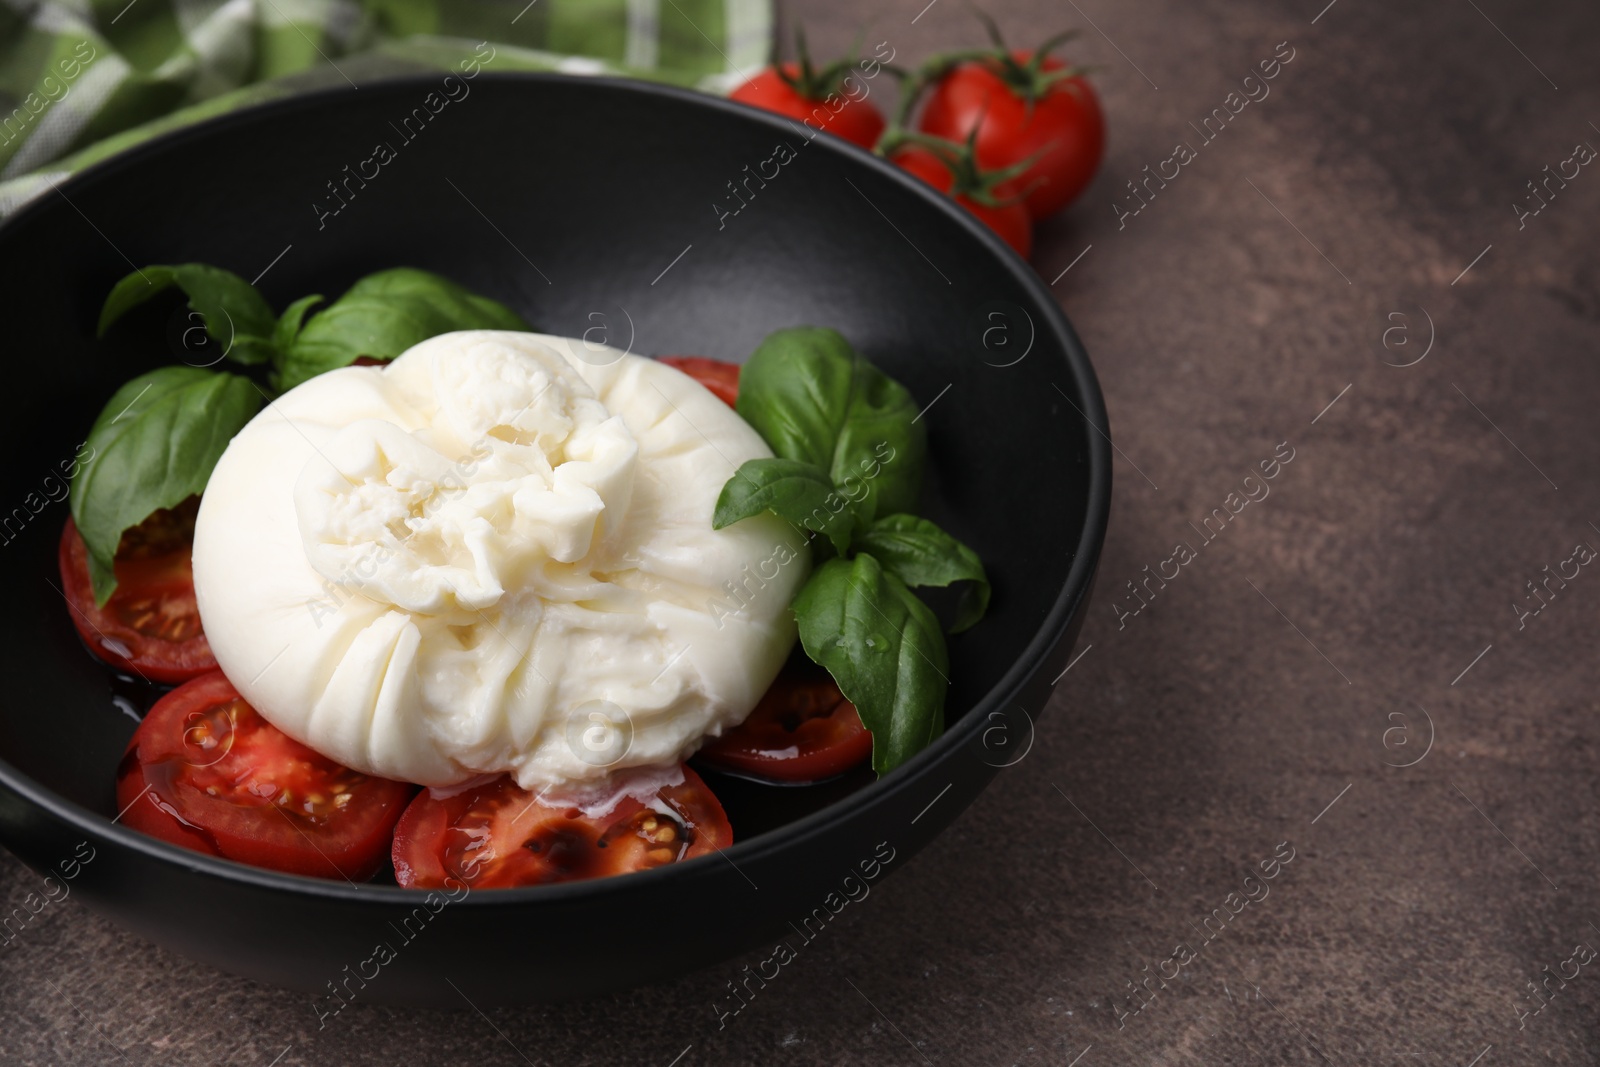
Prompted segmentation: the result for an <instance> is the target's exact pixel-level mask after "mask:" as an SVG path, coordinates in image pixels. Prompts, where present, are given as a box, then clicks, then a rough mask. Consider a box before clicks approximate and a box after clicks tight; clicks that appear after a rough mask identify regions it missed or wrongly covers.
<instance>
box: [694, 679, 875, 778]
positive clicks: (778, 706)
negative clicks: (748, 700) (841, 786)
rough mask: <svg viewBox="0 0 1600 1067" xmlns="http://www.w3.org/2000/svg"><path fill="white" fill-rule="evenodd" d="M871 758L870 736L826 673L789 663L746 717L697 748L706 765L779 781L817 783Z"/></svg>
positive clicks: (854, 708)
mask: <svg viewBox="0 0 1600 1067" xmlns="http://www.w3.org/2000/svg"><path fill="white" fill-rule="evenodd" d="M871 755H872V734H870V733H868V732H867V728H866V727H865V726H863V725H862V724H861V716H860V715H858V714H857V713H856V706H855V705H854V704H852V703H850V701H848V700H846V699H845V698H844V694H843V693H841V692H839V687H838V685H836V684H835V683H834V680H833V679H832V678H831V677H829V676H828V672H827V671H825V670H823V669H822V668H821V667H818V666H817V665H816V664H814V663H810V662H803V663H802V662H799V661H791V662H790V663H789V664H788V665H787V666H786V667H784V669H783V671H782V673H780V674H779V675H778V677H777V680H776V681H774V682H773V683H772V688H770V689H768V690H767V692H766V695H765V696H763V697H762V698H761V702H760V703H759V704H757V705H756V707H755V710H754V711H752V712H751V713H750V716H749V718H747V719H745V721H744V722H742V723H740V724H739V725H738V726H735V727H734V728H733V729H731V730H729V731H728V732H727V733H725V734H723V735H722V736H721V737H719V738H716V739H715V740H713V741H712V742H711V743H710V744H708V745H706V746H705V747H704V748H702V749H701V750H700V759H702V760H704V761H705V763H706V765H707V766H710V767H716V768H717V769H719V770H726V771H734V772H736V773H740V774H747V775H752V776H754V777H757V778H769V779H774V780H776V781H780V782H818V781H821V780H822V779H824V778H832V777H834V776H835V775H839V774H843V773H844V772H845V771H848V770H849V769H850V768H852V767H854V766H856V765H857V764H858V763H862V762H864V761H865V760H866V759H867V757H869V756H871Z"/></svg>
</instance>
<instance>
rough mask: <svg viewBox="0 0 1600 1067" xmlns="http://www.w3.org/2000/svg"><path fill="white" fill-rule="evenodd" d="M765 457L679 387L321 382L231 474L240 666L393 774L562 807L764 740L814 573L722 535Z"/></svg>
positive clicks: (511, 357) (206, 539) (531, 364)
mask: <svg viewBox="0 0 1600 1067" xmlns="http://www.w3.org/2000/svg"><path fill="white" fill-rule="evenodd" d="M770 455H771V452H770V451H769V450H768V449H767V447H766V445H765V443H764V442H763V441H762V440H761V438H760V436H759V435H758V434H757V433H756V432H755V431H754V430H753V429H751V428H750V426H749V425H748V424H747V423H745V421H744V420H743V419H741V418H739V416H738V415H736V414H735V413H734V412H733V411H732V410H731V409H730V408H729V407H728V406H727V405H726V404H723V403H722V402H721V401H720V400H718V399H716V398H715V397H714V396H712V395H711V394H710V393H709V392H707V391H706V390H705V389H703V388H702V387H701V386H700V385H699V384H697V383H696V382H694V381H693V380H691V379H690V378H688V377H687V376H685V375H683V374H681V373H679V372H678V371H676V370H674V369H673V368H671V367H668V366H666V365H664V364H661V363H657V362H656V361H654V360H649V359H642V358H640V357H637V356H631V355H626V354H624V353H621V352H618V351H616V350H613V349H603V348H600V347H599V346H595V345H592V344H588V343H586V342H582V341H568V340H565V339H562V338H555V337H547V336H543V335H539V334H525V333H510V332H501V331H487V330H481V331H466V332H461V333H452V334H445V335H443V336H440V337H435V338H432V339H431V340H428V341H424V342H423V343H422V344H419V345H417V346H415V347H413V348H411V349H410V350H408V351H407V352H405V353H404V354H403V355H401V356H400V357H398V358H397V359H395V360H394V361H393V362H392V363H390V364H388V365H387V366H383V367H346V368H343V369H341V370H336V371H332V372H330V373H327V374H323V375H320V376H319V377H316V378H313V379H311V380H310V381H308V382H306V383H304V384H303V385H301V386H299V387H297V388H295V389H293V390H291V391H290V392H288V393H286V394H285V395H283V396H281V397H279V398H278V399H277V400H275V401H273V402H272V403H271V404H270V405H269V406H268V407H266V408H265V409H263V410H262V412H261V413H260V414H259V415H257V416H256V417H255V418H254V419H252V420H251V422H250V423H249V425H247V426H246V427H245V428H244V429H243V430H241V431H240V432H239V434H238V436H236V437H235V438H234V439H233V442H232V443H231V444H230V445H229V446H228V449H227V451H226V452H225V453H224V454H223V456H222V459H221V460H220V461H219V462H218V463H217V468H216V470H215V472H213V473H212V475H211V480H210V481H209V482H208V483H207V485H206V491H205V494H204V496H203V497H202V499H201V505H200V515H199V519H198V521H197V522H196V525H195V535H194V584H195V595H196V598H197V599H198V601H199V606H200V618H201V622H202V624H203V625H204V627H205V632H206V637H207V638H208V639H209V641H210V643H211V648H212V651H213V652H215V654H216V657H217V662H218V664H219V665H220V666H221V667H222V670H223V672H224V673H225V674H226V675H227V676H228V679H229V680H230V681H232V682H233V684H234V685H235V686H236V687H238V689H239V692H240V693H241V694H243V695H244V697H245V698H246V699H247V700H249V701H250V703H251V704H252V705H254V706H255V708H256V709H257V710H258V711H259V712H260V713H261V714H262V715H263V716H264V717H266V719H267V720H268V721H270V722H272V723H273V724H274V725H275V726H277V727H278V728H279V729H281V730H283V731H284V732H285V733H287V734H289V735H290V736H291V737H294V738H296V739H298V740H300V741H302V742H304V743H305V744H307V745H309V746H311V747H312V748H314V749H316V750H317V751H318V752H321V753H323V754H324V755H326V756H328V757H330V758H332V759H335V760H337V761H339V762H340V763H343V764H345V765H347V766H350V767H354V768H356V769H357V770H360V771H363V772H366V773H368V774H374V775H379V776H382V777H385V778H395V779H399V780H402V781H407V782H417V783H419V784H422V785H428V786H450V785H457V784H461V783H464V782H469V781H471V780H473V779H476V778H479V777H482V776H484V775H495V774H501V773H510V774H512V775H514V776H515V778H516V780H517V782H518V784H520V785H521V786H522V787H523V788H525V789H533V790H545V791H547V792H548V791H557V792H561V791H563V787H581V786H583V785H585V784H586V783H595V784H599V783H600V782H601V780H603V779H607V778H608V777H609V776H611V775H613V774H614V773H616V772H619V771H622V770H625V769H628V768H634V767H642V766H649V765H659V764H666V763H671V762H673V761H675V760H679V759H682V758H684V757H685V756H686V755H687V754H689V753H690V752H692V751H693V750H694V749H695V748H697V747H698V746H699V744H700V742H701V740H702V739H703V738H705V737H707V736H715V735H717V734H720V733H721V732H722V730H723V729H724V728H725V727H728V726H731V725H734V724H736V723H738V722H741V721H742V720H743V719H744V717H745V716H746V715H747V714H748V713H749V711H750V709H751V708H752V707H754V705H755V703H756V701H757V700H759V699H760V697H761V695H762V693H764V692H765V691H766V689H767V687H768V685H770V684H771V682H772V679H773V677H774V676H775V675H776V674H777V672H778V668H779V667H780V666H781V665H782V663H783V661H784V659H785V657H786V656H787V655H788V652H789V649H790V647H791V646H792V644H793V642H794V636H795V628H794V623H793V620H792V617H791V616H790V613H789V610H788V608H789V601H790V600H791V599H792V598H793V596H794V593H795V590H796V589H797V588H798V587H799V585H800V583H801V582H802V581H803V580H804V579H805V577H806V574H807V570H808V568H809V555H808V553H807V550H806V546H805V540H804V538H803V537H802V536H801V534H800V533H799V532H798V531H796V530H795V528H794V527H792V526H791V525H789V524H788V523H785V522H783V521H781V520H779V519H777V518H775V517H773V516H771V515H770V514H769V515H762V516H759V517H756V518H753V519H748V520H745V521H743V522H740V523H736V524H735V525H733V526H731V527H729V528H728V529H725V530H720V531H719V530H713V529H712V528H711V515H712V511H713V510H714V508H715V504H716V500H717V496H718V494H719V493H720V492H721V490H722V486H723V484H724V483H726V482H727V480H728V479H729V478H730V477H731V476H732V475H733V473H734V471H735V470H736V469H737V468H738V466H739V465H740V464H741V463H743V462H745V461H746V460H750V459H755V458H758V457H764V456H770Z"/></svg>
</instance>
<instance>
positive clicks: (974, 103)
mask: <svg viewBox="0 0 1600 1067" xmlns="http://www.w3.org/2000/svg"><path fill="white" fill-rule="evenodd" d="M1031 55H1032V54H1031V53H1029V52H1015V53H1012V59H1013V60H1015V61H1016V62H1017V63H1018V64H1023V65H1026V64H1027V62H1028V60H1029V59H1030V58H1031ZM1064 68H1065V64H1063V63H1062V62H1061V60H1059V59H1056V58H1054V57H1047V58H1046V59H1045V60H1044V61H1043V62H1042V63H1041V64H1040V70H1041V71H1042V72H1044V73H1045V74H1049V73H1050V72H1052V71H1059V70H1062V69H1064ZM1002 74H1003V71H1002V69H1001V66H1000V64H999V63H998V62H996V61H994V60H987V61H986V60H977V61H973V62H969V63H963V64H961V65H960V66H958V67H956V69H955V70H953V71H951V72H950V73H949V74H948V75H946V76H945V77H944V78H943V79H941V80H940V81H939V83H938V84H937V85H935V86H934V88H933V92H932V93H931V94H929V96H928V101H927V103H926V104H925V105H924V106H923V109H922V115H921V117H920V118H919V119H918V120H917V126H918V128H919V129H921V130H922V131H923V132H924V133H931V134H933V135H934V136H935V137H943V138H945V139H946V140H949V141H956V142H958V143H959V142H965V141H966V139H967V135H968V134H970V133H971V132H972V130H973V128H974V127H976V129H977V131H978V139H977V158H978V165H979V166H980V167H982V168H984V169H985V170H999V169H1001V168H1003V167H1009V166H1011V165H1013V164H1016V163H1022V162H1025V161H1026V160H1028V159H1034V162H1033V164H1032V165H1031V166H1030V167H1029V168H1028V169H1027V170H1026V171H1024V172H1023V173H1022V174H1021V175H1020V176H1019V177H1017V178H1014V179H1012V180H1011V181H1009V182H1005V183H1002V184H1001V185H1000V186H998V187H997V188H996V190H995V191H996V193H998V194H1000V195H1005V196H1015V195H1017V194H1019V193H1020V194H1021V195H1022V196H1023V197H1024V199H1025V202H1026V203H1027V206H1028V213H1029V214H1030V215H1032V216H1033V217H1034V218H1035V219H1043V218H1046V217H1048V216H1050V215H1053V214H1055V213H1056V212H1057V211H1060V210H1061V209H1062V208H1064V207H1066V206H1067V204H1068V203H1069V202H1070V201H1071V200H1072V199H1073V198H1074V197H1076V196H1077V195H1078V194H1079V193H1081V192H1083V190H1084V189H1085V188H1086V187H1087V186H1088V185H1089V182H1090V180H1091V179H1093V178H1094V174H1095V171H1096V170H1098V169H1099V167H1100V157H1101V156H1103V155H1104V154H1105V146H1106V123H1105V116H1104V115H1103V114H1101V111H1100V99H1099V97H1098V96H1096V95H1095V91H1094V87H1093V86H1091V85H1090V84H1089V82H1088V81H1087V80H1086V79H1085V78H1083V77H1082V76H1073V77H1070V78H1063V79H1061V80H1059V81H1055V82H1052V83H1051V84H1049V86H1048V87H1047V88H1045V89H1044V90H1043V91H1042V92H1040V93H1039V94H1038V95H1037V96H1036V97H1035V98H1034V99H1033V100H1031V101H1030V100H1028V98H1027V95H1026V94H1025V93H1023V92H1020V91H1018V90H1017V89H1016V88H1014V87H1013V86H1012V85H1011V84H1010V83H1008V82H1007V81H1006V79H1005V78H1004V77H1003V76H1002ZM1035 157H1036V158H1035Z"/></svg>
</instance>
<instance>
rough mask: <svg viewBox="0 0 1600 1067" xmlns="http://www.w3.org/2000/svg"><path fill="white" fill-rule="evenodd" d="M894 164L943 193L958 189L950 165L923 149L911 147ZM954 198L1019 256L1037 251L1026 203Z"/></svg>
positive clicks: (900, 152) (901, 151) (968, 196)
mask: <svg viewBox="0 0 1600 1067" xmlns="http://www.w3.org/2000/svg"><path fill="white" fill-rule="evenodd" d="M893 162H894V164H895V165H896V166H897V167H899V168H900V169H902V170H904V171H905V172H906V173H908V174H914V175H916V176H917V177H918V178H921V179H922V180H923V181H925V182H927V183H928V184H929V185H931V186H933V187H934V188H935V189H937V190H939V191H940V192H941V193H949V192H950V191H951V189H952V188H953V187H954V186H955V180H956V179H955V174H954V173H953V172H952V170H951V168H950V164H949V163H947V162H946V161H944V160H943V159H941V158H939V156H938V155H937V154H935V153H934V152H933V151H932V150H930V149H927V148H924V147H922V146H921V145H908V146H906V147H904V148H901V149H899V150H898V151H897V152H895V154H894V156H893ZM997 189H998V187H997ZM954 195H955V201H956V203H958V204H960V205H961V206H962V207H964V208H966V209H967V210H968V211H970V212H972V214H973V215H975V216H977V218H978V221H980V222H982V223H983V224H984V225H985V226H987V227H989V229H991V230H993V231H994V232H995V233H997V234H999V235H1000V239H1001V240H1002V241H1004V242H1005V243H1006V244H1008V245H1010V246H1011V247H1012V248H1014V249H1016V250H1017V254H1018V255H1020V256H1021V257H1022V258H1023V259H1027V258H1028V254H1029V253H1030V252H1032V251H1033V219H1032V217H1031V216H1030V215H1029V214H1028V209H1027V208H1026V207H1024V206H1023V204H1022V201H1020V200H1013V201H1010V202H1004V201H1000V200H997V201H996V202H994V203H984V202H983V200H982V199H974V194H969V193H964V192H962V193H956V194H954ZM996 195H998V194H997V193H996ZM1012 195H1015V194H1012Z"/></svg>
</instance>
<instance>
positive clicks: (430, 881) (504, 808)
mask: <svg viewBox="0 0 1600 1067" xmlns="http://www.w3.org/2000/svg"><path fill="white" fill-rule="evenodd" d="M682 771H683V781H682V782H681V783H679V784H678V785H669V786H662V787H661V788H659V789H658V790H657V791H656V792H655V793H654V794H653V795H652V796H648V797H647V798H646V799H645V801H643V802H642V801H641V800H639V799H638V798H636V797H631V796H630V797H624V798H622V799H621V800H619V801H618V802H617V803H616V805H615V806H614V807H613V808H612V809H611V810H610V811H608V812H606V813H604V814H603V815H597V816H589V815H585V814H584V813H583V811H582V810H580V809H579V808H576V807H568V806H562V805H553V804H547V803H545V802H543V801H541V800H539V799H538V798H537V796H536V795H535V794H533V793H530V792H528V791H527V790H525V789H522V788H521V787H519V786H518V785H517V784H516V782H514V781H512V780H511V779H510V778H497V779H495V780H494V781H492V782H490V783H488V784H487V785H481V786H478V787H476V788H473V789H468V790H466V791H465V792H461V793H457V794H455V795H453V796H447V797H440V796H435V795H434V794H433V793H432V792H431V791H427V790H424V791H423V792H422V793H421V794H419V795H418V796H417V798H416V799H415V800H413V801H412V802H411V806H410V807H408V808H407V809H406V811H405V814H404V815H403V816H401V818H400V824H399V826H397V827H396V828H395V833H394V853H393V858H394V874H395V880H396V881H398V882H399V883H400V884H401V885H403V886H414V887H417V888H421V889H432V888H438V887H441V886H446V885H450V884H452V883H465V884H467V885H470V886H472V887H473V888H475V889H509V888H513V887H516V886H530V885H550V884H553V883H556V882H574V881H579V880H581V879H587V878H603V877H606V876H607V875H613V874H626V873H628V872H630V871H642V870H649V869H651V868H653V867H663V866H666V865H667V864H669V863H677V862H680V861H682V860H686V859H692V858H694V857H695V856H701V855H705V854H706V853H708V852H714V851H718V850H720V849H724V848H726V847H728V845H730V844H732V842H733V829H732V827H730V826H729V825H728V817H727V815H725V814H724V813H723V811H722V805H721V804H720V803H719V802H718V801H717V798H716V797H715V796H714V795H713V794H712V792H711V790H710V789H709V788H708V787H707V786H706V784H705V782H703V781H701V780H700V776H699V775H697V774H695V773H694V771H692V770H690V769H689V768H688V767H683V768H682Z"/></svg>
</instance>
